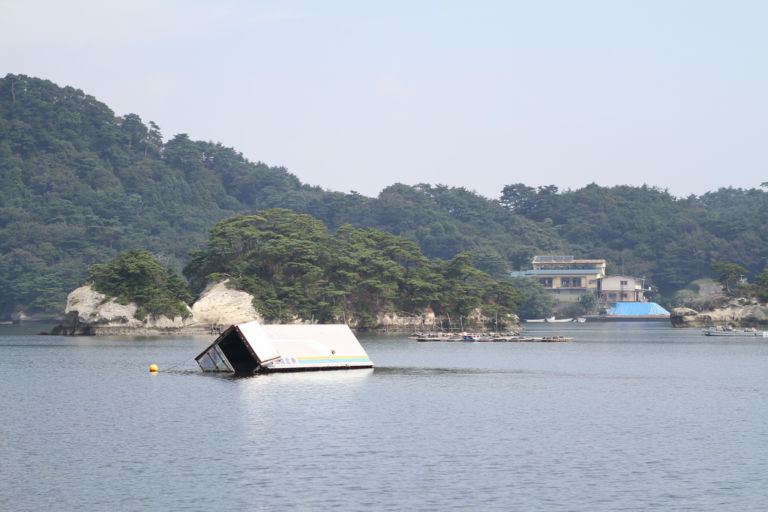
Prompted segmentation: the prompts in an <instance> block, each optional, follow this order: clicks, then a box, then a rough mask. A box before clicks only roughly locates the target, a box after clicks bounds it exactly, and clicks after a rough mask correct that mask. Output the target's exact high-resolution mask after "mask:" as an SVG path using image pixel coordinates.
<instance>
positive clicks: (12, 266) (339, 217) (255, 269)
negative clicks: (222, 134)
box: [0, 74, 768, 329]
mask: <svg viewBox="0 0 768 512" xmlns="http://www.w3.org/2000/svg"><path fill="white" fill-rule="evenodd" d="M403 165H407V163H404V164H403ZM468 172H469V173H470V174H469V175H471V169H468ZM511 175H514V174H511ZM0 185H1V186H0V219H2V221H1V222H0V290H2V294H0V321H11V320H13V321H21V320H24V319H30V318H38V319H42V318H47V319H49V318H57V317H60V316H61V315H62V312H63V311H64V308H65V304H67V295H68V294H69V293H70V292H71V291H72V290H74V289H76V288H78V287H79V286H81V285H82V284H83V283H86V282H95V279H96V278H98V279H101V278H107V277H108V276H104V275H96V274H99V272H102V271H104V270H106V269H105V268H104V266H105V265H107V263H105V262H110V261H113V260H115V259H116V258H118V257H120V255H122V254H124V253H126V252H129V251H131V250H134V249H137V250H143V251H146V252H147V253H148V254H150V255H151V256H152V258H154V260H155V263H156V266H157V267H158V268H159V269H160V270H157V269H155V270H156V271H153V272H154V273H153V276H155V278H157V279H158V280H159V281H160V282H161V285H162V287H164V289H165V292H164V294H159V295H158V294H154V293H144V292H142V293H144V295H142V294H139V295H136V296H135V297H132V298H131V299H130V300H133V299H135V300H136V312H135V313H134V314H135V315H137V316H138V317H139V318H142V317H143V318H145V319H146V318H150V317H152V316H153V315H160V316H161V317H162V316H163V315H171V316H170V317H169V318H176V316H178V317H179V318H182V319H183V318H186V316H185V315H186V314H187V313H186V310H187V308H189V307H190V304H191V303H192V301H193V300H194V297H195V296H196V295H197V294H199V293H201V291H202V290H203V289H204V288H205V287H206V286H207V285H208V284H209V283H212V282H221V281H223V280H224V279H229V280H230V281H229V283H230V285H231V286H234V287H235V288H237V289H239V290H242V291H248V292H249V293H251V294H252V295H253V297H254V305H255V307H257V308H258V310H259V312H260V314H263V315H264V316H265V317H267V318H269V319H270V321H281V322H287V321H308V322H329V321H342V322H345V323H349V324H355V325H358V326H360V328H375V326H376V325H377V324H378V323H380V322H379V316H380V315H381V314H382V313H385V314H389V315H395V316H396V317H397V318H401V317H407V316H409V315H414V316H416V317H418V316H420V315H429V314H434V315H435V316H436V317H438V318H444V319H446V323H448V324H450V327H451V328H457V327H456V326H457V324H458V328H459V329H461V327H462V324H464V323H470V324H471V323H472V322H473V321H477V320H478V319H479V320H480V323H483V322H484V323H485V324H486V325H490V324H494V325H495V324H500V323H503V322H504V321H514V317H513V315H514V314H515V313H517V314H518V315H519V316H521V317H524V318H544V317H548V316H550V314H551V311H549V312H547V309H548V308H549V309H550V310H551V304H550V305H547V303H546V300H545V299H546V297H544V298H542V297H541V295H542V293H540V290H538V288H537V287H536V286H535V285H530V284H528V285H526V284H525V283H521V282H514V283H511V284H509V283H510V282H509V281H508V276H509V272H510V271H512V270H517V269H523V268H527V267H528V265H529V264H530V261H531V259H532V257H533V256H534V255H535V254H552V253H555V254H577V255H580V256H582V257H587V258H603V259H605V260H606V261H608V268H607V271H608V273H609V274H612V275H617V274H624V273H626V274H627V275H634V276H642V277H643V279H644V282H645V284H647V285H649V287H650V288H651V289H652V292H651V293H652V297H649V298H650V299H651V300H652V301H654V302H657V303H659V304H661V305H662V306H664V307H665V308H667V309H668V310H672V308H674V307H681V306H690V303H689V299H690V297H691V294H695V292H694V291H692V290H689V289H688V288H689V287H690V286H691V283H693V282H695V281H696V280H698V279H701V278H703V277H709V278H716V277H718V276H719V277H723V276H726V279H725V280H724V281H722V284H723V286H724V288H725V289H726V292H727V293H729V294H732V296H736V295H738V294H740V293H741V292H740V290H739V287H740V286H742V285H743V283H742V282H741V281H742V279H745V280H746V281H747V282H749V283H752V284H751V285H750V286H752V287H753V288H754V290H753V292H754V293H744V294H743V295H744V296H745V297H747V298H748V299H749V300H754V299H757V300H759V302H760V303H761V304H763V303H765V302H766V301H768V272H767V271H766V267H767V266H768V249H767V248H768V230H765V229H764V228H765V226H766V224H768V190H766V189H768V182H765V183H760V184H758V183H756V184H755V187H756V188H751V189H734V188H721V189H719V190H717V191H712V192H707V193H705V194H703V195H700V196H695V195H691V196H689V197H685V198H678V197H674V196H672V195H671V194H669V193H668V192H667V191H666V190H662V189H660V188H658V187H653V186H648V185H642V186H628V185H618V186H612V187H603V186H599V185H597V184H595V183H590V184H588V185H586V186H584V187H582V188H579V189H576V190H560V189H559V188H558V186H556V185H545V186H538V187H531V186H528V185H525V184H523V183H511V184H509V185H506V186H504V187H503V189H502V190H501V191H500V193H499V196H498V197H496V198H486V197H483V196H480V195H479V194H477V193H475V192H473V191H471V190H468V189H466V188H463V187H448V186H445V185H440V184H437V185H431V184H425V183H421V184H417V185H413V186H410V185H404V184H401V183H395V184H392V185H391V186H388V187H386V188H385V189H383V190H382V191H381V192H380V193H379V195H378V196H377V197H366V196H363V195H361V194H359V193H356V192H351V193H341V192H334V191H329V190H324V189H322V188H321V187H317V186H309V185H306V184H303V183H301V181H300V180H299V179H298V178H297V177H296V176H295V175H293V174H291V173H290V172H289V171H288V170H287V169H285V168H282V167H273V166H269V165H267V164H265V163H263V162H251V161H248V160H247V159H245V158H244V157H243V155H242V154H241V153H239V152H238V151H237V150H235V149H233V148H230V147H226V146H224V145H222V144H221V143H215V142H210V141H208V142H206V141H195V140H192V139H190V137H189V136H188V135H187V134H185V133H179V134H175V135H173V136H171V137H169V138H166V137H164V136H163V134H162V132H161V129H160V127H159V126H158V125H157V124H156V123H154V122H153V121H148V122H146V121H144V120H142V119H141V118H140V117H139V116H138V115H136V114H132V113H128V114H116V113H115V112H113V111H112V110H111V109H110V108H109V107H108V106H107V105H106V104H104V103H102V102H100V101H98V100H97V99H96V98H94V97H93V96H90V95H88V94H86V93H85V92H83V91H82V90H79V89H75V88H72V87H60V86H58V85H56V84H54V83H53V82H50V81H48V80H43V79H39V78H34V77H30V76H25V75H20V74H8V75H6V76H5V77H2V78H0ZM266 212H270V213H266ZM209 244H210V245H209ZM249 244H250V245H249ZM253 251H256V253H258V255H259V256H258V259H257V258H255V257H251V255H252V254H254V252H253ZM348 253H349V254H350V255H351V256H350V255H348ZM291 255H295V258H293V259H292V258H291ZM730 262H733V263H730ZM145 263H146V262H145ZM146 264H149V263H146ZM94 267H96V268H97V271H94V270H93V268H94ZM169 270H172V271H173V272H174V274H172V273H169V272H168V271H169ZM92 272H95V274H92ZM182 275H183V276H184V278H186V281H185V279H184V278H182V277H181V276H182ZM174 276H175V277H174ZM270 276H271V277H270ZM188 284H191V285H192V288H188ZM112 285H113V286H114V287H115V288H116V291H115V293H114V296H115V297H116V299H117V300H119V301H122V302H125V301H126V300H129V299H128V296H129V295H130V293H127V292H128V291H127V290H126V291H125V293H124V291H123V290H119V288H120V284H119V283H117V282H114V283H112ZM521 293H522V295H524V296H525V297H527V301H525V302H520V294H521ZM179 294H181V295H179ZM184 294H189V295H191V297H190V296H182V295H184ZM532 304H533V305H532ZM692 309H695V310H696V311H699V312H701V311H703V310H702V309H700V308H699V307H698V306H693V307H692ZM430 311H431V313H430ZM90 313H91V312H90V311H89V312H86V313H85V314H86V316H87V315H90ZM131 318H133V315H132V316H131ZM448 319H450V320H448ZM473 319H474V320H473ZM447 327H448V326H446V328H447Z"/></svg>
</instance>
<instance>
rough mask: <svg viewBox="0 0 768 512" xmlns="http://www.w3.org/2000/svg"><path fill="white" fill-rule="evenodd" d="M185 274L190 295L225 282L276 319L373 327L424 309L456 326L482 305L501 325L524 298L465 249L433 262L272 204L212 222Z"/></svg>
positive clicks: (385, 240) (366, 233) (387, 241)
mask: <svg viewBox="0 0 768 512" xmlns="http://www.w3.org/2000/svg"><path fill="white" fill-rule="evenodd" d="M184 274H185V275H186V276H187V278H188V279H189V281H190V283H191V284H192V286H193V287H194V289H195V290H196V291H200V290H202V289H203V287H204V286H205V285H206V284H207V283H209V282H211V281H220V280H222V279H223V278H224V277H226V278H228V279H229V280H230V281H231V282H232V283H233V284H234V285H235V286H236V287H237V288H238V289H240V290H245V291H248V292H250V293H251V294H252V295H253V296H254V302H255V304H254V305H255V306H256V309H257V310H258V311H259V312H260V313H261V314H262V315H263V316H264V317H265V318H266V319H267V320H270V321H278V322H286V321H290V320H292V319H294V318H300V319H303V320H311V321H318V322H321V323H328V322H339V321H344V323H347V322H352V323H354V324H355V325H357V326H358V327H374V326H376V325H377V323H378V321H377V315H378V314H379V313H381V312H385V313H394V314H398V315H400V316H419V315H421V313H422V312H423V311H424V310H425V309H427V308H429V309H431V310H432V311H434V312H435V313H436V314H437V315H439V316H441V317H443V318H446V319H447V320H448V321H449V322H451V321H453V322H455V323H456V325H457V326H459V325H465V324H463V322H464V321H465V319H467V318H468V317H470V316H471V315H472V314H473V312H474V311H475V310H476V309H477V308H479V309H480V310H481V311H482V312H483V314H484V315H485V316H486V317H487V318H489V319H494V321H495V323H496V325H502V324H506V323H508V322H507V319H508V315H510V314H512V313H514V312H515V311H516V310H517V308H518V306H520V305H521V304H522V303H524V302H525V299H526V297H525V295H523V294H522V293H521V292H519V291H517V290H516V289H514V288H513V286H512V284H511V283H510V282H509V281H507V280H501V281H495V280H493V279H491V278H490V276H488V274H486V273H484V272H482V271H480V270H478V269H476V268H475V267H474V266H473V265H472V263H471V255H470V254H469V253H459V254H457V255H456V256H454V257H453V258H451V259H450V260H447V261H446V260H439V259H431V260H430V259H428V258H426V257H425V256H424V255H423V254H422V252H421V250H420V249H419V247H418V245H416V243H414V242H413V241H411V240H408V239H406V238H403V237H398V236H395V235H392V234H390V233H387V232H384V231H379V230H376V229H372V228H367V229H357V228H354V227H352V226H351V225H350V224H345V225H343V226H341V227H340V228H339V229H338V230H337V232H336V235H335V236H331V235H330V234H329V233H328V230H327V228H326V226H325V225H324V224H323V223H322V222H321V221H319V220H318V219H316V218H314V217H312V216H311V215H307V214H297V213H293V212H291V211H290V210H285V209H278V208H274V209H271V210H267V211H261V212H256V213H255V214H254V215H248V216H236V217H232V218H229V219H225V220H223V221H221V222H220V223H218V224H217V225H216V226H215V227H214V228H213V229H212V230H211V239H210V241H209V244H208V249H207V250H204V251H195V252H193V254H192V259H191V261H190V262H189V264H188V265H187V266H186V267H185V269H184ZM451 319H453V320H451Z"/></svg>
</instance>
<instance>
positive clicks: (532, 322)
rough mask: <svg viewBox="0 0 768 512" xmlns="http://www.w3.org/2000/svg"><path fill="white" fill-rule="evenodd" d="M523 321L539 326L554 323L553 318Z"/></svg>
mask: <svg viewBox="0 0 768 512" xmlns="http://www.w3.org/2000/svg"><path fill="white" fill-rule="evenodd" d="M523 321H524V322H526V323H529V324H541V323H545V322H554V321H555V317H553V316H551V317H549V318H529V319H528V320H523Z"/></svg>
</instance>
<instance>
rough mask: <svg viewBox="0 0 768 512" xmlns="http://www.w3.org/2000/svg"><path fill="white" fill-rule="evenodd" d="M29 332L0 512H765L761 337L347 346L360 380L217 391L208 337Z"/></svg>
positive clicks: (607, 327) (669, 332)
mask: <svg viewBox="0 0 768 512" xmlns="http://www.w3.org/2000/svg"><path fill="white" fill-rule="evenodd" d="M25 329H26V330H25ZM44 329H45V327H42V328H41V327H39V326H34V327H28V326H27V327H22V328H19V327H8V326H1V327H0V408H1V413H0V414H2V416H1V419H0V475H1V478H0V510H14V511H39V510H78V511H87V510H148V509H157V510H224V509H229V510H232V509H245V510H313V511H314V510H324V509H335V510H429V511H432V510H505V511H507V510H525V511H537V510H541V511H571V510H572V511H600V510H610V511H615V510H664V511H677V510H691V511H702V510H718V511H720V510H739V511H749V510H766V509H768V484H767V483H766V475H768V339H761V338H758V339H755V338H740V339H720V338H709V337H705V336H702V335H701V333H700V331H698V330H677V329H672V328H670V327H669V326H668V325H667V324H664V323H611V324H600V323H592V324H590V323H588V324H582V325H563V326H534V327H531V328H529V329H528V332H535V333H538V334H540V335H542V334H553V333H558V334H570V335H572V336H574V337H575V340H574V341H572V342H569V343H553V344H543V343H500V344H487V343H456V344H444V343H417V342H414V341H409V340H407V339H405V338H403V337H392V336H390V337H384V336H361V341H362V342H363V345H364V346H365V348H366V350H367V351H368V352H369V354H370V356H371V358H372V359H373V360H374V362H375V363H376V365H377V366H376V368H375V369H373V370H355V371H347V372H320V373H300V374H284V375H266V376H255V377H247V378H232V377H223V376H212V375H204V374H202V373H200V372H199V371H198V370H197V367H196V365H195V363H194V360H193V357H194V356H195V355H197V354H198V352H199V351H200V350H202V349H203V348H204V347H205V346H206V345H207V344H208V343H209V342H210V341H212V339H208V338H137V339H126V338H94V337H88V338H85V337H84V338H64V337H51V336H35V335H34V334H32V333H33V332H35V331H36V330H44ZM152 363H155V364H157V365H158V366H159V367H160V370H161V371H160V373H158V374H156V375H152V374H149V373H148V367H149V365H150V364H152Z"/></svg>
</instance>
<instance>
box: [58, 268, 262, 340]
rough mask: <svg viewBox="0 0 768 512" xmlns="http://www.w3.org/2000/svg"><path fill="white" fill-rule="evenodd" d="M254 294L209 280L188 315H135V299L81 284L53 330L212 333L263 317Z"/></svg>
mask: <svg viewBox="0 0 768 512" xmlns="http://www.w3.org/2000/svg"><path fill="white" fill-rule="evenodd" d="M252 300H253V297H252V296H251V295H250V294H248V293H246V292H241V291H238V290H232V289H229V288H227V286H226V281H224V282H220V283H212V284H210V285H209V286H208V287H207V288H206V289H205V291H203V293H202V294H201V295H200V298H199V299H198V300H197V301H196V302H195V303H194V304H193V305H192V308H190V309H189V313H190V314H189V316H187V317H182V316H177V317H175V318H173V319H171V318H168V317H164V316H161V317H153V316H151V315H149V316H147V317H146V318H145V319H143V320H139V319H137V318H135V317H134V314H135V313H136V309H137V306H136V304H134V303H129V304H126V305H123V304H119V303H117V302H116V301H115V299H110V298H107V297H106V296H105V295H104V294H102V293H99V292H97V291H96V290H94V289H93V288H91V287H90V286H87V285H86V286H81V287H80V288H77V289H76V290H74V291H73V292H71V293H70V294H69V295H68V296H67V306H66V309H65V313H66V317H65V319H64V321H63V322H62V323H61V324H60V325H58V326H56V327H54V329H53V331H52V332H51V334H64V335H69V336H80V335H95V334H98V335H102V336H109V335H157V334H210V333H211V332H213V331H215V330H217V329H219V328H222V327H227V326H229V325H231V324H234V323H243V322H249V321H251V320H259V321H261V320H262V319H261V316H260V315H259V314H258V312H257V311H256V309H255V308H254V307H253V303H252Z"/></svg>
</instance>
